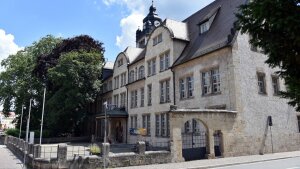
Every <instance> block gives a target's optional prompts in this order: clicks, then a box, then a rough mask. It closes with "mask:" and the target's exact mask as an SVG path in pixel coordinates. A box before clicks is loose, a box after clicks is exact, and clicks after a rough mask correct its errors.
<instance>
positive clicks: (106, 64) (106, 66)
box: [104, 61, 114, 69]
mask: <svg viewBox="0 0 300 169" xmlns="http://www.w3.org/2000/svg"><path fill="white" fill-rule="evenodd" d="M113 68H114V62H110V61H108V62H106V63H105V65H104V69H113Z"/></svg>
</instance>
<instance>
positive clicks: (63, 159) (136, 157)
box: [6, 136, 171, 169]
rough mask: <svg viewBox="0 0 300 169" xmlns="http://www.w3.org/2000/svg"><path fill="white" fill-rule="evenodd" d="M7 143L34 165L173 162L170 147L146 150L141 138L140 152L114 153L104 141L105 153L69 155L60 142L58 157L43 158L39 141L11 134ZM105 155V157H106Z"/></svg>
mask: <svg viewBox="0 0 300 169" xmlns="http://www.w3.org/2000/svg"><path fill="white" fill-rule="evenodd" d="M6 145H7V147H8V148H9V149H10V150H11V151H12V152H13V153H14V154H15V155H16V156H17V157H18V158H20V159H22V161H23V158H24V152H25V158H26V164H27V165H28V166H30V167H32V168H34V169H66V168H69V169H78V168H80V169H95V168H103V167H104V164H105V166H106V168H115V167H126V166H137V165H149V164H160V163H169V162H171V152H170V151H146V144H145V142H138V143H137V145H136V147H137V151H136V152H129V153H118V154H112V153H110V152H109V150H110V145H109V143H105V144H102V147H101V149H102V155H101V156H97V155H90V156H78V155H74V157H73V159H68V158H67V145H66V144H59V145H58V147H57V158H51V159H43V158H41V148H40V146H39V145H30V144H27V143H26V142H24V141H23V140H21V139H18V138H16V137H11V136H8V137H7V142H6ZM104 159H105V161H104Z"/></svg>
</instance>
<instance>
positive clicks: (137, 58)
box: [130, 49, 146, 65]
mask: <svg viewBox="0 0 300 169" xmlns="http://www.w3.org/2000/svg"><path fill="white" fill-rule="evenodd" d="M145 54H146V50H145V49H143V51H142V52H141V53H140V54H139V56H138V57H136V58H135V59H134V60H133V61H132V62H131V63H130V65H132V64H134V63H136V62H138V61H140V60H142V59H144V58H145Z"/></svg>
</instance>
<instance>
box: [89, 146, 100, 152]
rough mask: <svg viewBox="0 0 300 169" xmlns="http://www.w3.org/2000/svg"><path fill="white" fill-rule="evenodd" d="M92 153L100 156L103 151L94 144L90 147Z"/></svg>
mask: <svg viewBox="0 0 300 169" xmlns="http://www.w3.org/2000/svg"><path fill="white" fill-rule="evenodd" d="M90 153H91V154H100V153H101V149H100V147H99V146H98V145H97V144H92V145H90Z"/></svg>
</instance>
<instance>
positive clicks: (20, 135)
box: [19, 104, 24, 139]
mask: <svg viewBox="0 0 300 169" xmlns="http://www.w3.org/2000/svg"><path fill="white" fill-rule="evenodd" d="M23 112H24V106H23V104H22V114H21V123H20V132H19V139H20V138H21V132H22V123H23Z"/></svg>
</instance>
